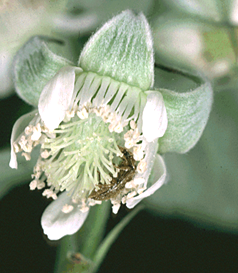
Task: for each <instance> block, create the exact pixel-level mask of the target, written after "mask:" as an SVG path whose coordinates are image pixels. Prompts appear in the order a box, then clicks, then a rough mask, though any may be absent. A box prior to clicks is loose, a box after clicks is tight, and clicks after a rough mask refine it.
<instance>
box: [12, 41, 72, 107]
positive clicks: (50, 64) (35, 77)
mask: <svg viewBox="0 0 238 273" xmlns="http://www.w3.org/2000/svg"><path fill="white" fill-rule="evenodd" d="M47 42H56V41H55V40H54V39H50V38H47V37H43V36H42V37H40V36H35V37H33V38H31V39H30V40H29V41H28V42H27V43H26V44H25V45H24V46H23V47H22V48H21V49H20V50H19V51H18V52H17V54H16V56H15V59H14V63H13V73H14V83H15V88H16V91H17V93H18V95H19V96H20V97H21V98H22V99H23V100H24V101H26V102H27V103H29V104H32V105H34V106H37V104H38V100H39V97H40V94H41V91H42V89H43V87H44V86H45V85H46V83H47V82H48V81H49V80H50V79H51V78H52V77H53V76H54V75H55V74H56V72H57V71H58V70H59V69H60V68H62V67H63V66H65V65H69V64H70V62H69V61H68V60H66V59H64V58H62V57H60V56H58V55H56V54H54V53H53V52H52V51H50V49H49V48H48V46H47Z"/></svg>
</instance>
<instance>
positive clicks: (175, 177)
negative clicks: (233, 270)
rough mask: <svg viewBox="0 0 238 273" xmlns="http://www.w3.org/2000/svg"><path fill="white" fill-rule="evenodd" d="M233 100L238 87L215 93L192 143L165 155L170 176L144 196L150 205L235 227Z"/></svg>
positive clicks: (237, 127) (237, 115) (237, 172)
mask: <svg viewBox="0 0 238 273" xmlns="http://www.w3.org/2000/svg"><path fill="white" fill-rule="evenodd" d="M237 101H238V95H237V93H232V92H222V93H216V94H215V98H214V102H215V103H214V107H213V111H212V112H211V116H210V118H209V122H208V125H207V127H206V129H205V131H204V133H203V136H202V137H201V140H200V141H199V142H198V144H197V145H196V147H195V148H194V149H193V150H191V151H190V152H189V153H188V154H186V155H179V154H166V155H165V156H164V158H165V162H166V166H167V169H168V173H169V177H170V179H169V181H168V183H167V184H166V185H164V186H163V187H161V188H160V189H159V190H158V191H157V192H156V193H155V194H154V195H152V196H151V197H149V198H147V199H145V201H144V202H147V203H146V204H147V205H148V206H149V207H150V208H151V209H153V210H157V211H158V212H160V213H164V214H167V215H173V216H177V217H181V216H182V217H186V218H189V219H193V220H196V222H198V221H199V222H200V223H201V222H202V223H205V224H209V225H212V226H213V227H214V225H216V226H217V227H221V228H222V229H223V230H224V228H226V229H228V230H230V231H233V232H234V231H236V232H237V231H238V224H237V223H238V201H237V193H238V183H237V177H238V168H237V166H238V156H237V155H238V145H237V135H238V108H237Z"/></svg>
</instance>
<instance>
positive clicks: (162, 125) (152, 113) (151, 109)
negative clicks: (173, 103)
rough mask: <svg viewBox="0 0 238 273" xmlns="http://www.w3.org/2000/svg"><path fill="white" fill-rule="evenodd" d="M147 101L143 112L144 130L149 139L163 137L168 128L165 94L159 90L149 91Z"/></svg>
mask: <svg viewBox="0 0 238 273" xmlns="http://www.w3.org/2000/svg"><path fill="white" fill-rule="evenodd" d="M146 93H147V94H148V95H147V102H146V105H145V108H144V111H143V114H142V120H143V124H142V131H143V135H144V137H145V138H146V139H147V141H149V142H151V141H153V140H155V139H156V138H159V137H162V136H163V135H164V133H165V131H166V129H167V125H168V118H167V113H166V108H165V105H164V100H163V96H162V95H161V93H160V92H158V91H147V92H146Z"/></svg>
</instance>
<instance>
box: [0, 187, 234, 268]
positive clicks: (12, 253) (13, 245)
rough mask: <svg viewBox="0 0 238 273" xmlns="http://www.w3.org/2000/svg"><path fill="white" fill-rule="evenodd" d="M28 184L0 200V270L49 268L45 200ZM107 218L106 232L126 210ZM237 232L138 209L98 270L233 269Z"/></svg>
mask: <svg viewBox="0 0 238 273" xmlns="http://www.w3.org/2000/svg"><path fill="white" fill-rule="evenodd" d="M48 203H49V202H48V200H46V199H45V198H43V197H42V196H41V193H40V192H37V191H33V192H31V191H29V190H28V185H24V186H21V187H19V188H15V189H14V190H12V191H11V192H10V193H9V194H8V195H7V196H5V197H4V198H3V199H2V200H1V204H0V206H1V212H0V218H1V224H0V232H1V236H0V246H1V249H0V257H1V258H0V259H1V263H0V272H4V273H5V272H6V273H10V272H17V273H21V272H22V273H23V272H24V273H26V272H30V273H51V272H53V269H54V262H55V255H56V249H57V244H58V243H52V242H49V241H48V240H47V239H46V237H45V236H44V235H43V233H42V229H41V226H40V217H41V214H42V212H43V210H44V208H45V206H46V205H47V204H48ZM126 213H127V210H126V209H125V208H123V209H122V210H121V211H120V213H119V214H118V215H117V216H116V217H110V220H109V222H108V225H107V231H109V230H110V229H111V228H112V227H113V226H115V225H116V224H117V223H118V222H119V221H120V219H121V218H122V217H123V216H124V215H126ZM237 245H238V236H237V235H235V234H226V233H223V232H221V231H216V230H211V229H210V230H209V229H206V228H201V227H196V226H195V225H193V224H191V223H188V222H186V221H183V220H180V219H166V218H163V217H158V216H153V215H151V214H150V213H148V212H145V211H143V212H140V213H139V214H138V215H137V216H136V217H135V218H134V219H133V220H132V221H131V223H130V224H129V225H128V226H127V227H126V228H125V229H124V231H123V232H122V233H121V235H120V236H119V238H118V239H117V240H116V242H115V243H114V244H113V246H112V248H111V249H110V250H109V252H108V254H107V257H106V259H105V260H104V263H103V264H102V266H101V268H100V270H99V272H100V273H103V272H115V273H119V272H120V273H121V272H199V273H200V272H238V259H237V257H238V249H237Z"/></svg>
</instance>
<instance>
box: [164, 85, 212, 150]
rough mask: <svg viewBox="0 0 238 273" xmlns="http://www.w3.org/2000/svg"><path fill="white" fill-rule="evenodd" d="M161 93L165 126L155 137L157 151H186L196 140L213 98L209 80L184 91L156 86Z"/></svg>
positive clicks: (201, 130)
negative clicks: (159, 134)
mask: <svg viewBox="0 0 238 273" xmlns="http://www.w3.org/2000/svg"><path fill="white" fill-rule="evenodd" d="M159 91H160V92H161V94H162V95H163V99H164V103H165V107H166V111H167V117H168V127H167V130H166V132H165V134H164V136H163V137H162V138H160V139H159V152H160V153H165V152H177V153H186V152H187V151H188V150H190V149H191V148H192V147H193V146H194V145H195V144H196V143H197V141H198V140H199V138H200V137H201V135H202V132H203V130H204V128H205V126H206V124H207V121H208V117H209V114H210V111H211V106H212V101H213V91H212V87H211V85H210V84H209V83H204V84H202V85H201V86H200V87H198V88H196V89H195V90H193V91H190V92H187V93H177V92H173V91H170V90H166V89H159Z"/></svg>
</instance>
